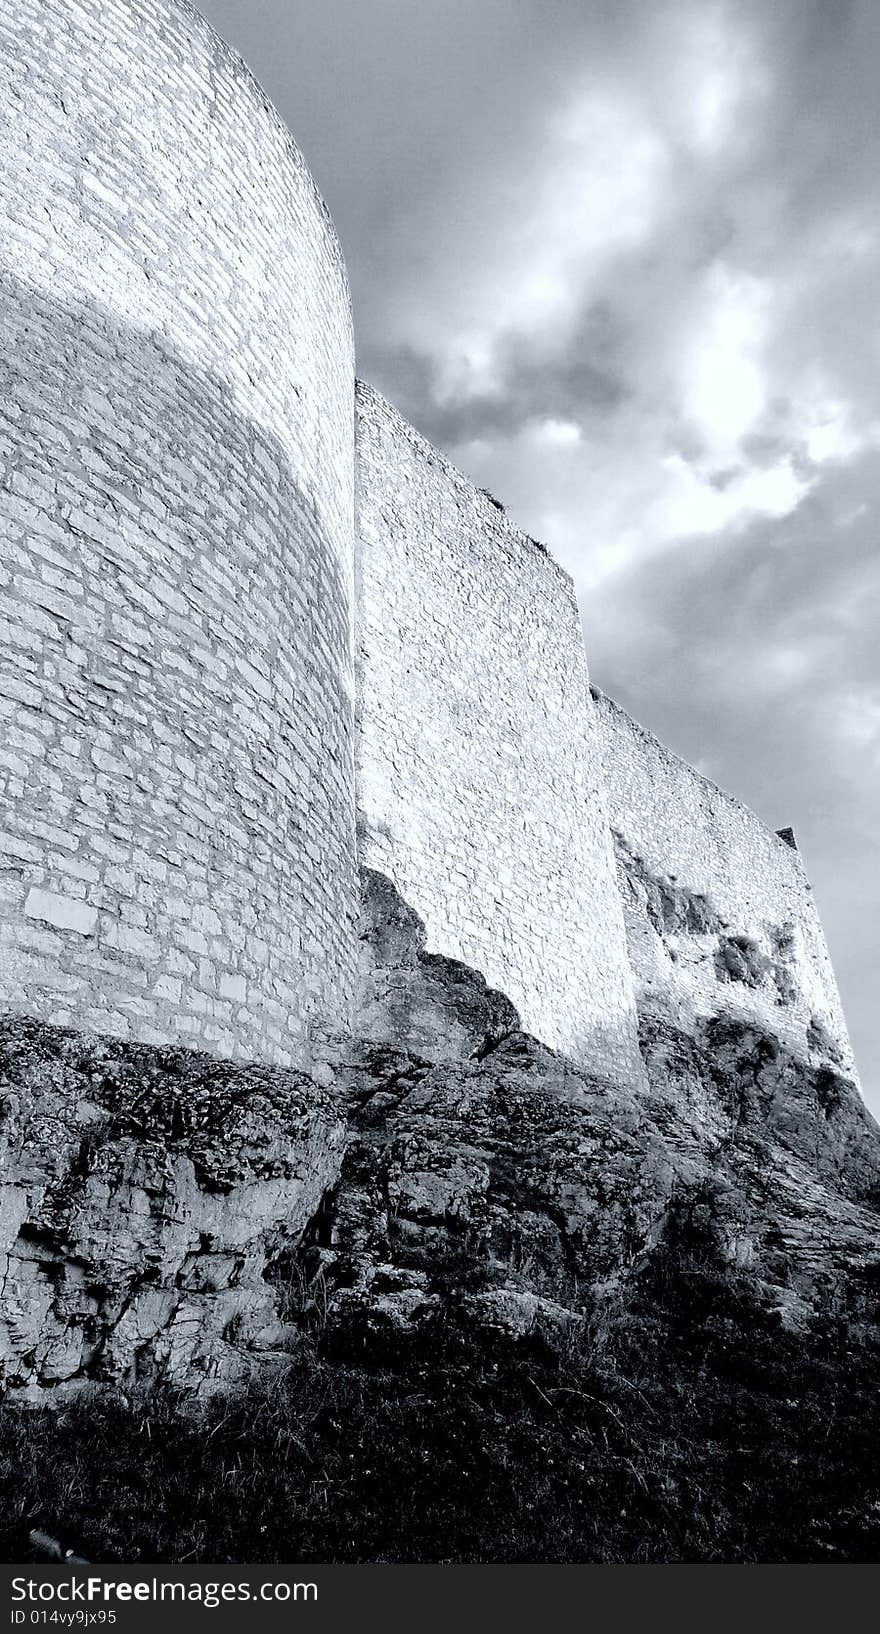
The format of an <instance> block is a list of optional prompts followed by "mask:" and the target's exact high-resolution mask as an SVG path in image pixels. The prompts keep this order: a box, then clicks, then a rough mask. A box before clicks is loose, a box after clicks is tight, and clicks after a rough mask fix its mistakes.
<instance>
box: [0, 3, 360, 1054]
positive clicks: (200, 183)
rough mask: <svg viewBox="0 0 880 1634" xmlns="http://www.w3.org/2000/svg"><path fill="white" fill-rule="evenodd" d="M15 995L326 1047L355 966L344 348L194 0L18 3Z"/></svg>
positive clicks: (298, 188) (275, 153) (303, 195)
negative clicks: (317, 1037)
mask: <svg viewBox="0 0 880 1634" xmlns="http://www.w3.org/2000/svg"><path fill="white" fill-rule="evenodd" d="M0 106H2V121H0V208H2V212H3V234H2V241H0V313H2V333H3V346H2V349H0V537H2V548H0V599H2V605H0V720H2V743H0V1005H2V1006H4V1007H7V1008H12V1009H18V1010H22V1011H26V1012H28V1013H31V1014H34V1015H36V1016H40V1017H46V1018H49V1019H52V1020H55V1021H59V1022H72V1023H74V1024H76V1025H79V1026H82V1027H86V1028H94V1029H98V1030H102V1031H104V1032H109V1033H112V1034H118V1035H130V1036H134V1037H136V1038H139V1039H142V1040H147V1041H164V1040H173V1039H180V1040H181V1041H185V1042H189V1043H193V1044H199V1045H202V1046H205V1047H207V1048H209V1049H212V1050H215V1051H217V1052H219V1053H222V1054H234V1055H242V1056H251V1057H255V1058H258V1059H259V1058H262V1059H268V1060H272V1061H278V1062H286V1061H290V1060H291V1059H300V1058H304V1057H305V1052H306V1043H305V1040H306V1037H307V1035H308V1033H309V1030H310V1028H311V1027H312V1026H313V1025H314V1026H320V1025H323V1024H324V1023H325V1022H326V1023H330V1024H332V1025H336V1026H338V1025H339V1024H341V1023H343V1022H344V1020H345V1016H346V1013H347V1010H348V1006H349V1002H350V998H351V993H352V983H353V963H354V930H353V924H354V909H355V877H356V876H355V834H354V752H353V707H354V700H353V692H354V687H353V673H354V671H353V658H354V652H353V614H352V600H353V481H354V427H353V354H352V338H351V325H350V309H349V297H348V289H347V284H346V278H345V273H344V269H343V266H342V262H341V258H340V254H339V250H338V246H337V243H336V239H335V237H334V234H333V231H332V229H331V227H330V224H329V222H328V219H327V216H326V212H325V210H324V208H323V206H322V204H321V201H320V199H319V198H318V196H317V194H316V192H315V189H314V186H313V184H312V182H311V180H310V178H309V175H308V173H307V171H306V169H305V166H304V165H303V162H302V160H301V158H300V156H299V154H298V152H297V151H296V149H295V148H294V146H293V144H292V142H291V140H290V137H289V136H288V134H287V132H286V130H285V129H284V126H283V125H282V123H281V121H280V120H279V118H278V117H277V115H276V114H275V113H274V112H273V110H272V108H271V107H270V105H269V104H268V103H267V101H266V99H265V97H264V95H263V93H262V92H261V91H260V89H259V88H258V86H257V85H256V84H255V82H254V81H253V79H252V78H251V76H250V75H249V73H248V72H247V70H246V69H245V68H244V66H243V64H242V63H241V62H240V61H239V59H238V58H237V57H236V56H235V55H234V54H233V53H232V52H231V51H230V50H228V48H227V47H226V46H224V45H223V44H222V43H221V42H220V41H219V40H218V39H217V37H216V36H215V35H214V34H213V32H212V30H211V29H210V28H209V27H208V25H207V24H206V23H205V22H204V21H203V20H202V19H201V18H200V17H199V16H198V14H197V13H196V12H195V11H194V10H193V9H192V8H191V7H190V6H189V5H188V4H184V3H178V0H0Z"/></svg>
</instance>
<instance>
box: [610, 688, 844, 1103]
mask: <svg viewBox="0 0 880 1634" xmlns="http://www.w3.org/2000/svg"><path fill="white" fill-rule="evenodd" d="M594 703H595V708H596V717H597V720H598V723H599V729H600V736H601V741H602V745H603V754H604V761H605V776H606V784H607V791H608V811H609V821H610V823H611V828H612V832H613V834H614V839H615V847H616V851H617V859H618V871H619V877H620V883H621V894H622V897H623V902H624V908H625V916H626V925H627V938H628V942H629V949H630V957H631V960H632V965H633V972H634V977H635V982H636V991H637V998H638V1002H639V1009H640V1011H641V1012H642V1013H643V1014H644V1013H646V1012H653V1013H654V1014H656V1015H658V1016H659V1017H661V1018H662V1019H663V1020H664V1021H665V1022H668V1023H670V1024H672V1025H677V1026H680V1027H684V1028H685V1029H688V1028H690V1027H692V1026H693V1025H694V1022H695V1020H696V1018H698V1017H706V1016H715V1015H730V1016H733V1017H736V1018H738V1019H742V1020H744V1021H754V1022H755V1023H756V1024H758V1025H759V1026H761V1027H763V1028H764V1029H765V1030H766V1031H767V1032H769V1033H770V1034H771V1035H773V1036H775V1037H777V1038H779V1039H780V1040H781V1041H782V1042H783V1043H784V1044H786V1045H787V1046H788V1047H789V1048H790V1049H791V1050H792V1051H793V1052H794V1054H795V1055H796V1056H798V1057H800V1058H801V1059H810V1060H812V1061H813V1062H815V1063H817V1064H819V1063H822V1062H825V1063H828V1064H830V1065H833V1066H834V1067H836V1068H839V1069H842V1070H843V1071H845V1072H847V1073H849V1074H853V1073H854V1067H853V1060H852V1050H851V1047H850V1043H849V1038H848V1035H847V1030H846V1023H845V1021H844V1017H843V1011H842V1008H841V1003H840V997H839V994H838V991H837V985H836V983H835V980H834V973H833V970H832V968H831V961H830V958H829V955H828V949H827V947H826V944H825V937H824V935H823V932H822V925H821V922H820V919H819V914H818V910H817V908H816V903H815V900H814V897H813V892H812V889H811V887H810V884H809V881H808V879H807V876H806V873H805V871H804V867H803V864H802V862H801V859H800V857H799V855H798V853H797V851H796V850H794V849H793V848H792V846H791V844H790V843H788V842H787V841H786V840H785V839H782V838H780V836H779V835H778V834H776V833H774V832H773V830H772V829H769V828H766V827H765V826H764V824H763V823H762V822H761V821H760V820H759V818H758V817H756V816H755V814H754V812H752V811H750V810H749V809H748V807H747V806H744V805H743V804H742V803H741V801H739V800H735V799H734V798H733V797H732V796H731V795H729V794H725V793H724V791H723V790H722V789H719V788H718V787H717V786H716V785H715V784H714V783H711V782H710V781H709V779H708V778H705V777H702V776H701V775H700V773H699V772H696V771H695V770H694V769H693V767H692V766H688V765H687V764H686V763H685V762H684V761H683V760H679V758H678V756H677V755H674V754H672V753H671V752H670V750H668V749H667V748H665V747H664V745H663V744H662V743H660V742H659V741H658V740H657V738H655V737H654V736H653V735H652V733H650V732H648V731H646V730H645V729H644V727H642V726H639V725H638V723H637V722H636V721H634V720H633V719H632V718H631V717H630V716H629V715H628V714H627V713H626V711H625V710H623V709H621V708H620V707H619V705H617V704H615V703H613V702H612V701H611V699H610V698H606V697H604V696H603V695H602V693H599V692H595V693H594Z"/></svg>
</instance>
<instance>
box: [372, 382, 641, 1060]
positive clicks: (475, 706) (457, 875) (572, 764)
mask: <svg viewBox="0 0 880 1634" xmlns="http://www.w3.org/2000/svg"><path fill="white" fill-rule="evenodd" d="M358 450H359V475H358V516H359V535H360V550H361V578H362V583H361V589H360V601H361V654H360V661H361V665H362V677H361V682H362V684H361V705H360V714H361V718H360V723H359V724H360V738H359V743H360V748H359V755H360V760H359V776H360V796H359V798H360V806H361V824H362V856H363V861H364V863H365V864H366V866H367V867H369V868H372V869H375V870H377V871H378V872H379V873H381V874H384V875H386V876H387V877H388V878H389V879H391V880H392V881H393V882H394V885H395V886H396V888H397V890H398V891H399V892H400V894H401V896H402V897H403V898H404V900H405V901H406V902H407V903H408V905H409V906H410V907H411V908H413V909H414V910H415V912H416V913H417V914H418V915H419V917H420V918H421V919H422V921H423V922H424V925H425V928H426V932H427V950H428V952H435V953H440V954H444V955H447V956H449V957H451V958H454V959H460V960H461V961H463V962H464V963H465V964H468V965H471V966H473V967H475V968H476V969H477V970H479V971H481V972H482V974H483V975H484V976H485V978H486V980H487V981H488V983H489V985H490V987H492V988H498V989H500V990H501V991H502V992H503V993H505V994H506V995H507V997H508V998H509V999H510V1000H512V1002H513V1004H515V1006H516V1008H517V1010H518V1011H519V1013H520V1016H521V1017H522V1023H523V1026H524V1027H525V1028H526V1030H527V1031H529V1032H532V1033H534V1034H536V1035H537V1036H538V1037H539V1038H541V1039H542V1040H543V1041H544V1042H545V1043H548V1044H551V1045H553V1046H555V1047H558V1048H560V1049H562V1050H564V1051H566V1052H568V1053H569V1054H571V1055H573V1056H575V1057H576V1058H578V1059H579V1060H581V1061H583V1062H585V1063H587V1064H588V1065H590V1066H592V1067H595V1069H596V1070H597V1071H600V1072H602V1073H607V1074H609V1075H614V1076H617V1075H624V1076H627V1075H630V1076H631V1075H635V1074H638V1072H639V1070H640V1069H639V1065H638V1060H637V1055H636V1048H635V1027H634V1007H633V995H632V984H631V978H630V973H629V968H628V964H627V957H626V947H625V939H624V931H623V924H622V917H621V908H620V903H619V900H618V895H617V891H616V887H615V882H614V869H613V858H612V853H611V845H610V839H609V834H608V827H607V821H606V814H605V806H604V799H603V793H602V786H601V765H600V756H599V751H598V746H597V743H596V740H595V737H594V728H593V721H592V707H591V703H590V695H589V686H588V681H587V667H586V658H585V654H584V648H583V642H582V639H581V633H580V625H579V622H578V613H577V606H576V603H575V598H574V594H573V590H572V585H571V582H570V580H569V579H568V577H567V575H566V574H565V573H564V572H563V571H562V569H561V568H560V567H558V566H557V564H556V563H555V562H554V561H553V560H552V558H551V557H550V556H548V554H547V552H546V551H545V550H544V549H543V547H542V546H540V545H538V544H536V542H535V541H534V540H532V539H529V538H528V537H527V536H526V535H525V534H523V533H521V532H519V531H518V530H517V529H516V528H515V527H513V526H512V525H511V523H510V522H509V521H508V520H507V518H506V516H505V515H504V512H503V511H502V510H501V509H500V507H499V506H498V505H497V504H496V503H495V502H494V501H493V500H492V499H491V498H489V497H488V496H487V495H486V494H483V493H481V492H479V491H478V490H477V489H475V488H474V487H472V485H471V484H470V483H469V482H467V481H466V480H465V478H464V477H463V476H461V475H460V474H459V473H458V472H457V471H456V470H455V469H454V468H453V467H452V466H451V465H450V464H449V463H448V461H446V460H445V459H443V458H442V456H441V455H440V454H438V453H437V452H436V450H435V449H433V448H431V447H430V446H429V444H427V443H426V442H424V441H423V439H422V438H421V437H419V436H418V435H417V433H416V432H414V431H413V430H412V428H411V427H410V426H408V425H407V424H406V422H405V421H404V420H402V419H401V418H400V416H399V415H398V414H396V413H395V412H394V410H393V409H391V408H390V407H389V406H388V404H387V403H385V402H384V401H383V400H382V399H381V398H380V397H379V396H378V395H377V394H376V393H375V392H373V391H371V390H370V389H368V388H366V387H359V389H358Z"/></svg>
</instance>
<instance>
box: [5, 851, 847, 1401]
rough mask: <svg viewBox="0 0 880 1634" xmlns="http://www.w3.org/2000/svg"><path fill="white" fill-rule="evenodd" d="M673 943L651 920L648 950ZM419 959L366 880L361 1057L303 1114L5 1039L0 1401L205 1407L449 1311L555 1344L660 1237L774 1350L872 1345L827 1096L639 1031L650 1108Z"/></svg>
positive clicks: (106, 1056) (51, 1042)
mask: <svg viewBox="0 0 880 1634" xmlns="http://www.w3.org/2000/svg"><path fill="white" fill-rule="evenodd" d="M694 912H698V915H699V918H700V925H701V926H703V922H704V920H705V918H706V914H705V911H704V910H703V909H699V910H694V909H693V907H692V905H691V904H690V903H689V902H688V901H687V900H685V898H683V897H681V896H678V895H676V893H675V892H671V893H669V892H663V891H660V892H659V894H657V895H656V897H655V899H654V908H653V910H652V913H653V916H654V917H655V918H658V916H659V917H662V918H664V919H665V921H666V922H668V921H670V920H671V919H672V920H676V921H681V920H688V919H691V918H692V917H693V913H694ZM702 933H703V930H702V929H701V930H700V931H699V932H697V934H702ZM422 938H423V932H422V927H421V924H420V922H419V920H418V919H417V917H416V916H415V915H414V914H413V913H412V912H411V911H410V910H409V908H408V907H407V905H406V904H405V903H403V902H402V901H401V900H400V898H399V897H398V895H397V893H396V892H395V891H394V889H393V887H392V886H391V884H390V882H389V881H387V880H385V879H383V878H382V877H381V876H376V875H368V876H367V878H366V888H365V899H364V920H363V940H362V958H363V964H362V972H361V976H362V980H361V996H362V1025H364V1026H365V1028H366V1025H367V1024H368V1025H369V1029H370V1032H371V1034H372V1036H362V1037H360V1038H350V1039H348V1040H347V1041H345V1042H343V1043H339V1042H338V1041H337V1046H336V1049H335V1053H334V1055H333V1057H332V1068H331V1067H330V1066H329V1065H328V1066H327V1069H326V1073H325V1076H326V1080H327V1082H326V1084H325V1085H322V1086H319V1085H318V1084H317V1083H315V1082H314V1081H313V1080H311V1079H308V1078H306V1077H304V1076H303V1075H300V1074H296V1073H292V1072H290V1071H284V1070H281V1069H270V1068H262V1069H257V1068H239V1067H236V1066H233V1065H232V1064H230V1063H225V1064H224V1063H220V1062H217V1061H215V1060H212V1059H211V1058H208V1057H205V1056H203V1055H199V1054H196V1053H191V1052H187V1051H173V1050H157V1049H150V1048H149V1047H146V1046H140V1047H135V1046H131V1045H127V1044H124V1043H121V1042H119V1041H117V1042H112V1041H107V1040H104V1041H100V1040H96V1039H94V1038H92V1039H88V1038H85V1037H78V1036H77V1035H75V1034H73V1033H71V1032H69V1031H65V1030H63V1029H58V1028H55V1029H53V1028H48V1027H41V1026H40V1025H39V1024H37V1023H22V1022H20V1021H19V1022H14V1021H10V1022H7V1024H6V1025H5V1026H4V1027H3V1029H2V1031H0V1043H2V1055H0V1066H2V1078H0V1094H2V1105H3V1111H2V1121H0V1138H2V1143H3V1157H2V1171H0V1172H2V1180H3V1184H2V1187H0V1226H2V1250H3V1255H4V1280H3V1295H2V1306H3V1323H2V1325H0V1345H2V1356H3V1360H4V1366H5V1378H6V1381H7V1383H8V1384H9V1385H11V1386H12V1387H13V1388H14V1389H15V1390H17V1391H24V1392H26V1393H29V1394H30V1396H31V1397H33V1398H41V1397H45V1396H46V1395H49V1396H50V1397H53V1398H54V1397H55V1396H59V1395H63V1394H64V1393H65V1392H66V1393H69V1392H70V1391H71V1390H73V1389H77V1388H80V1387H81V1386H82V1385H83V1383H87V1382H91V1381H95V1382H110V1381H114V1382H117V1383H123V1384H124V1383H126V1382H130V1381H133V1380H136V1379H138V1378H141V1377H144V1376H146V1377H150V1378H152V1377H162V1378H166V1379H170V1380H172V1381H174V1382H176V1383H179V1384H182V1385H184V1386H185V1387H187V1388H190V1389H192V1388H198V1387H205V1386H208V1387H217V1386H223V1387H229V1386H234V1385H236V1384H238V1383H240V1382H241V1381H242V1380H244V1379H246V1378H247V1377H248V1376H249V1375H250V1374H251V1373H252V1372H253V1371H254V1370H256V1369H258V1368H264V1367H266V1366H278V1365H280V1364H281V1363H283V1361H284V1358H285V1357H286V1356H289V1354H290V1352H291V1350H292V1349H295V1348H296V1346H297V1344H298V1343H299V1341H300V1339H301V1337H302V1335H303V1333H304V1332H305V1331H306V1330H311V1329H312V1328H313V1327H314V1326H315V1325H316V1324H317V1325H318V1326H319V1327H320V1328H322V1329H323V1331H324V1332H325V1333H326V1335H327V1336H328V1342H332V1343H334V1344H339V1345H341V1346H342V1347H343V1349H345V1348H346V1347H348V1350H349V1352H350V1347H351V1346H352V1344H354V1345H355V1346H356V1345H357V1342H358V1338H357V1336H358V1335H359V1334H360V1335H361V1336H362V1337H363V1336H364V1335H366V1334H369V1335H371V1336H372V1338H373V1339H375V1338H376V1337H377V1336H378V1337H380V1338H381V1336H383V1335H384V1340H383V1342H385V1341H387V1342H388V1343H389V1344H390V1345H391V1346H392V1349H393V1345H394V1343H395V1335H396V1336H397V1337H398V1338H399V1336H400V1335H401V1334H403V1333H411V1332H412V1331H413V1330H414V1329H418V1328H419V1327H420V1326H421V1325H423V1324H430V1323H431V1322H432V1321H433V1320H434V1319H436V1318H437V1316H438V1315H439V1314H442V1313H443V1312H444V1311H447V1310H448V1308H449V1305H450V1301H452V1302H453V1303H455V1305H456V1307H457V1309H458V1312H459V1317H460V1319H461V1320H462V1321H463V1322H464V1323H465V1326H466V1327H467V1325H468V1324H470V1325H471V1326H472V1327H473V1328H474V1330H475V1331H476V1330H477V1329H484V1330H489V1331H490V1332H492V1333H495V1334H497V1335H505V1336H506V1337H507V1338H508V1339H509V1340H510V1341H512V1342H514V1343H515V1342H518V1341H519V1340H521V1339H523V1338H525V1337H527V1336H529V1335H534V1334H535V1332H536V1331H539V1332H541V1333H542V1334H544V1335H545V1337H546V1338H547V1339H548V1340H549V1341H550V1342H551V1343H557V1342H565V1341H566V1335H567V1334H569V1333H570V1332H571V1331H574V1330H577V1329H579V1328H581V1327H582V1326H583V1324H584V1323H585V1322H586V1323H589V1324H592V1325H595V1324H597V1323H598V1324H603V1323H604V1322H606V1320H611V1319H613V1318H614V1316H615V1313H618V1314H619V1313H620V1312H621V1311H622V1310H624V1309H625V1308H626V1306H627V1300H628V1299H629V1298H630V1296H631V1294H632V1292H633V1289H634V1288H635V1287H636V1286H637V1285H638V1283H639V1279H640V1278H641V1277H642V1275H643V1273H644V1270H645V1268H646V1266H647V1265H648V1264H649V1263H653V1259H654V1257H655V1256H656V1255H657V1253H658V1252H661V1253H662V1250H663V1246H664V1244H666V1243H667V1242H668V1241H670V1240H671V1238H672V1237H674V1236H675V1234H676V1233H678V1234H679V1235H680V1234H681V1232H682V1229H683V1227H684V1226H687V1228H688V1232H689V1235H690V1238H691V1239H692V1240H698V1241H699V1242H701V1243H702V1244H703V1245H704V1249H703V1251H704V1252H705V1253H707V1254H710V1255H711V1258H712V1264H713V1267H714V1268H715V1270H716V1272H720V1274H721V1276H722V1277H723V1276H724V1275H725V1274H727V1273H729V1275H730V1277H731V1279H733V1278H735V1277H737V1276H741V1275H742V1274H745V1275H746V1276H747V1278H748V1282H749V1287H750V1289H751V1293H752V1296H753V1298H754V1300H755V1301H757V1303H758V1305H760V1306H762V1307H763V1308H764V1310H765V1311H767V1312H769V1313H776V1316H778V1318H779V1319H780V1320H781V1321H783V1322H784V1323H785V1324H786V1325H787V1326H789V1327H792V1328H795V1329H799V1328H800V1327H803V1326H805V1325H808V1324H809V1323H810V1321H811V1320H812V1319H813V1318H814V1317H815V1316H821V1315H822V1314H824V1315H828V1313H829V1312H832V1313H833V1312H837V1311H843V1312H845V1313H846V1315H847V1317H848V1319H852V1320H858V1321H862V1320H863V1319H864V1320H866V1321H867V1320H871V1319H876V1314H877V1313H876V1292H875V1291H873V1292H872V1290H876V1285H877V1279H878V1277H880V1131H878V1129H877V1126H876V1125H875V1124H874V1122H873V1120H872V1119H871V1118H870V1117H869V1115H868V1114H867V1112H866V1110H865V1108H864V1105H863V1103H862V1101H861V1099H860V1097H859V1094H858V1091H857V1090H856V1088H855V1086H854V1084H853V1083H852V1081H851V1080H850V1079H849V1078H848V1077H847V1076H846V1074H845V1073H844V1072H843V1071H841V1070H840V1069H838V1068H836V1067H834V1066H833V1065H831V1064H829V1062H828V1060H827V1059H825V1058H824V1057H822V1056H820V1055H817V1056H816V1059H815V1060H810V1059H807V1058H805V1056H804V1055H803V1054H798V1055H796V1054H793V1053H792V1051H791V1050H790V1049H789V1048H788V1046H787V1044H786V1043H785V1042H784V1040H781V1039H780V1038H779V1037H776V1036H773V1035H772V1034H771V1033H769V1032H767V1031H766V1030H765V1029H763V1028H762V1027H760V1026H759V1025H757V1024H755V1023H754V1022H751V1021H747V1020H746V1021H744V1020H742V1019H736V1018H733V1017H730V1016H724V1015H722V1016H716V1017H709V1018H702V1019H701V1018H695V1017H694V1016H693V1015H692V1016H691V1017H690V1018H689V1021H688V1025H687V1026H686V1027H682V1026H679V1025H676V1024H675V1023H674V1022H673V1021H671V1020H669V1019H668V1018H664V1017H662V1016H660V1015H658V1014H657V1012H656V1009H655V1008H654V1007H653V1006H652V1007H649V1008H648V1009H647V1010H646V1011H645V1013H644V1014H643V1017H642V1024H641V1049H642V1056H643V1061H644V1066H645V1077H644V1079H643V1081H642V1082H641V1084H639V1085H636V1086H634V1087H629V1086H626V1085H621V1084H620V1083H619V1082H618V1083H615V1082H614V1081H613V1080H610V1079H608V1078H603V1077H601V1076H597V1075H593V1074H590V1073H588V1072H586V1071H585V1070H584V1069H583V1068H581V1067H578V1066H576V1065H574V1064H572V1062H570V1061H569V1060H567V1059H566V1058H565V1057H563V1056H561V1055H559V1054H556V1053H554V1052H553V1051H551V1050H548V1049H546V1048H545V1047H544V1046H543V1045H541V1044H540V1043H539V1042H538V1041H537V1040H535V1039H534V1038H531V1037H529V1036H528V1035H526V1034H524V1033H523V1032H521V1031H520V1030H518V1029H517V1027H516V1020H517V1018H516V1013H515V1011H514V1010H513V1008H512V1006H510V1005H509V1004H508V1003H507V1001H506V1000H505V999H504V998H503V996H502V995H500V994H496V993H492V992H490V991H489V990H487V989H486V987H485V984H484V983H483V981H482V979H481V978H480V977H479V976H478V975H476V973H474V972H472V971H468V970H467V969H466V968H464V967H462V966H460V965H458V964H457V963H456V962H455V961H445V960H441V959H437V958H434V957H426V956H425V954H424V950H423V946H422ZM725 1268H726V1269H725Z"/></svg>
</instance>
